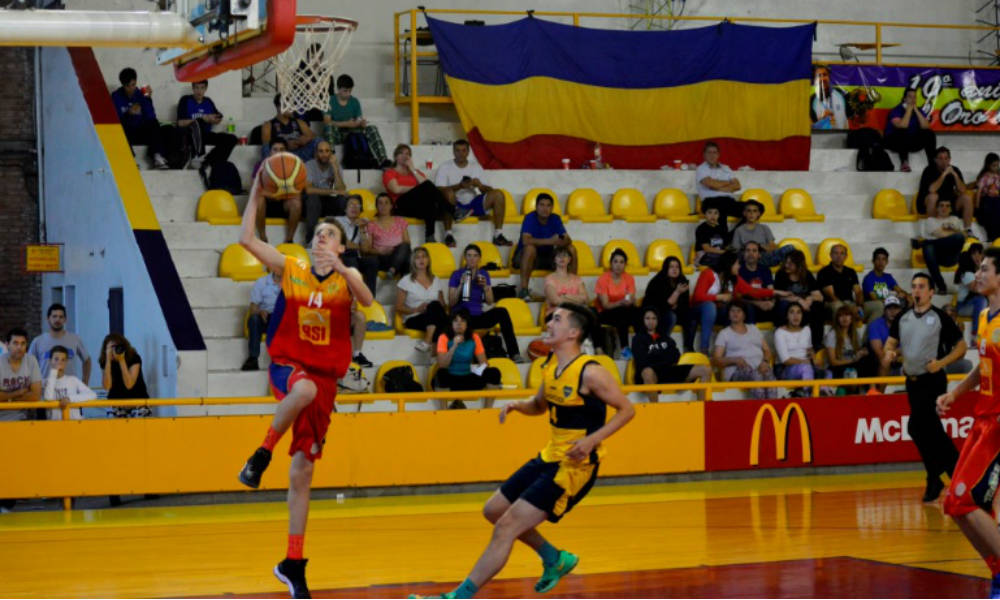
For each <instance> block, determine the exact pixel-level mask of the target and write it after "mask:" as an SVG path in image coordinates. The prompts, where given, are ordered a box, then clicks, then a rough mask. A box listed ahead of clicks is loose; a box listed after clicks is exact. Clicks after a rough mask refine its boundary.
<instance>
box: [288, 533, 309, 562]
mask: <svg viewBox="0 0 1000 600" xmlns="http://www.w3.org/2000/svg"><path fill="white" fill-rule="evenodd" d="M305 537H306V536H305V534H303V535H292V534H291V533H290V534H288V558H291V559H293V560H302V544H303V543H305Z"/></svg>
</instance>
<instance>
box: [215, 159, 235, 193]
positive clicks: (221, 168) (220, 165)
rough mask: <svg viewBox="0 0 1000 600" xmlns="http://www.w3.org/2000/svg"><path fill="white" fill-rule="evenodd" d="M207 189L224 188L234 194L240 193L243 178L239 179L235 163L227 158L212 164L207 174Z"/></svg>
mask: <svg viewBox="0 0 1000 600" xmlns="http://www.w3.org/2000/svg"><path fill="white" fill-rule="evenodd" d="M208 189H210V190H226V191H227V192H229V193H230V194H232V195H234V196H237V195H239V194H242V193H243V180H242V179H240V172H239V171H238V170H237V169H236V165H234V164H233V163H231V162H229V161H228V160H224V161H222V162H217V163H215V164H214V165H212V171H211V173H210V174H209V176H208Z"/></svg>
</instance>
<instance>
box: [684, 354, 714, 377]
mask: <svg viewBox="0 0 1000 600" xmlns="http://www.w3.org/2000/svg"><path fill="white" fill-rule="evenodd" d="M677 364H679V365H704V366H706V367H708V368H710V369H712V361H711V359H709V358H708V357H707V356H705V355H704V354H702V353H701V352H685V353H684V354H681V357H680V358H679V359H678V360H677ZM712 381H715V369H712Z"/></svg>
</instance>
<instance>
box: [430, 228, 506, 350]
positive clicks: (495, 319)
mask: <svg viewBox="0 0 1000 600" xmlns="http://www.w3.org/2000/svg"><path fill="white" fill-rule="evenodd" d="M464 255H465V268H463V269H457V270H456V271H455V272H454V273H452V274H451V278H450V279H449V281H448V303H449V304H450V305H451V308H452V312H454V311H455V310H458V309H461V308H464V309H466V310H467V311H469V326H470V327H471V328H472V329H488V328H491V327H493V326H495V325H499V326H500V335H502V336H503V344H504V348H506V350H507V354H508V356H510V358H511V360H513V361H514V362H516V363H523V362H525V359H524V357H523V356H521V350H520V349H519V348H518V346H517V336H516V335H515V334H514V324H513V323H512V322H511V320H510V314H509V313H508V312H507V309H505V308H500V307H496V308H492V309H490V310H488V311H484V310H483V305H484V304H494V299H493V286H492V284H491V282H490V274H489V271H487V270H486V269H482V268H480V267H479V261H480V259H481V258H482V257H483V251H482V250H480V249H479V246H477V245H475V244H469V245H468V246H466V247H465V251H464Z"/></svg>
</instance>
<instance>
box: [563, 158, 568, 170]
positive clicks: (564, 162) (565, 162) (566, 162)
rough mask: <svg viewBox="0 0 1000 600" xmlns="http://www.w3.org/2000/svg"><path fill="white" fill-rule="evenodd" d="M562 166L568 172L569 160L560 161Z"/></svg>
mask: <svg viewBox="0 0 1000 600" xmlns="http://www.w3.org/2000/svg"><path fill="white" fill-rule="evenodd" d="M562 164H563V168H564V169H566V170H569V159H568V158H564V159H562Z"/></svg>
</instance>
